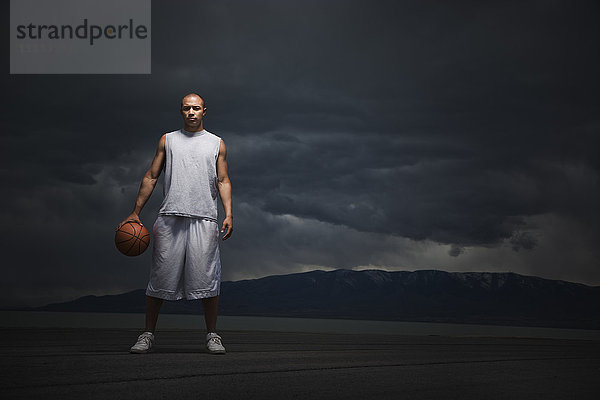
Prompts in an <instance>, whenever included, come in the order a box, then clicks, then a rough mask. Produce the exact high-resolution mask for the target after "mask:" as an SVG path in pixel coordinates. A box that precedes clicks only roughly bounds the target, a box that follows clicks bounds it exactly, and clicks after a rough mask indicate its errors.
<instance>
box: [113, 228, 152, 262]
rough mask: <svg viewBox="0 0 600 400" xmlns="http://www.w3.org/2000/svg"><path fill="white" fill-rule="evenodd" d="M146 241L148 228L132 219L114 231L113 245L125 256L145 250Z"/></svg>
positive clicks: (136, 254)
mask: <svg viewBox="0 0 600 400" xmlns="http://www.w3.org/2000/svg"><path fill="white" fill-rule="evenodd" d="M148 243H150V233H148V229H146V227H144V226H142V225H140V224H139V223H137V222H134V221H129V222H126V223H124V224H123V226H121V227H120V228H119V229H117V233H115V245H116V246H117V249H119V251H120V252H121V253H123V254H125V255H126V256H131V257H133V256H139V255H140V254H142V253H143V252H144V251H146V248H147V247H148Z"/></svg>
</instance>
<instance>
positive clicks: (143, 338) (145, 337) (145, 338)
mask: <svg viewBox="0 0 600 400" xmlns="http://www.w3.org/2000/svg"><path fill="white" fill-rule="evenodd" d="M150 341H151V339H150V336H148V335H143V336H140V337H139V338H138V343H139V342H144V344H145V345H149V344H150Z"/></svg>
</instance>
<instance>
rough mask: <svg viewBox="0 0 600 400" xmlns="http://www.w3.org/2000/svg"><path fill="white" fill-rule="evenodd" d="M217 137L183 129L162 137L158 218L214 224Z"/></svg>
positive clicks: (205, 132)
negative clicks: (162, 176)
mask: <svg viewBox="0 0 600 400" xmlns="http://www.w3.org/2000/svg"><path fill="white" fill-rule="evenodd" d="M220 144H221V138H220V137H218V136H216V135H213V134H212V133H210V132H208V131H206V130H203V131H201V132H187V131H185V130H183V129H180V130H178V131H173V132H169V133H167V136H166V138H165V153H166V159H165V167H164V168H165V182H164V189H163V195H164V199H163V202H162V204H161V205H160V208H159V210H158V213H159V214H162V215H180V216H183V217H192V218H205V219H210V220H214V221H217V194H218V191H217V157H218V155H219V145H220Z"/></svg>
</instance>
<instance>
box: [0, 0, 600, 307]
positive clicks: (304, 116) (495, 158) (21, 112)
mask: <svg viewBox="0 0 600 400" xmlns="http://www.w3.org/2000/svg"><path fill="white" fill-rule="evenodd" d="M5 7H7V6H6V5H5ZM597 8H598V7H597V5H596V4H595V3H593V2H578V3H577V4H571V3H567V2H540V3H536V2H527V3H523V2H519V3H515V4H505V3H489V2H482V3H477V2H475V3H474V2H464V3H461V4H459V3H457V2H452V3H448V2H438V3H435V2H413V3H406V2H396V1H394V2H392V1H377V2H371V3H366V2H353V1H352V2H351V1H326V2H323V1H306V2H302V3H297V2H281V1H233V2H217V3H214V2H197V1H193V2H177V3H169V2H154V4H153V15H154V19H153V24H152V41H153V66H152V71H153V73H152V75H151V76H125V75H123V76H121V75H116V76H100V75H97V76H18V75H12V76H11V75H8V73H7V71H6V70H5V74H4V78H3V88H5V95H4V96H3V97H2V107H3V114H2V117H1V120H2V131H1V132H0V134H1V138H2V140H3V145H2V147H1V150H0V152H1V153H0V154H1V156H2V168H1V169H0V178H1V179H2V182H3V184H4V189H3V193H4V195H3V198H2V204H1V206H2V207H1V210H0V213H1V215H2V218H3V224H2V237H3V238H4V239H5V240H4V243H5V245H6V246H7V247H8V248H11V249H13V250H14V251H13V253H11V255H9V256H8V262H9V264H19V263H20V262H22V256H21V255H22V254H27V255H28V257H29V258H28V259H27V263H28V265H30V266H31V268H32V269H34V270H35V271H36V272H37V274H35V276H36V278H35V279H34V280H33V281H32V282H30V283H28V284H30V285H31V287H35V288H36V289H38V290H39V291H42V292H44V293H46V294H44V296H47V297H48V298H49V297H51V296H54V295H57V294H58V293H63V296H67V295H66V294H65V293H75V292H77V291H78V293H82V294H84V293H86V292H88V293H89V292H93V291H94V290H96V291H99V292H101V291H102V290H104V291H111V290H113V291H118V290H120V289H124V288H137V287H141V286H143V285H144V284H145V279H146V276H145V275H144V273H145V268H146V264H147V262H148V259H147V258H148V257H147V256H148V255H144V257H146V259H143V258H139V259H135V260H124V259H123V258H121V257H119V256H118V254H116V253H115V252H114V249H113V248H112V243H111V236H112V230H113V228H114V225H116V224H117V223H118V222H119V221H120V220H121V219H122V218H123V217H125V216H126V215H127V214H128V213H129V212H130V211H131V208H132V207H133V203H134V201H135V195H136V193H137V189H138V187H139V183H140V180H141V177H142V176H143V174H144V172H145V170H146V169H147V168H148V167H149V165H150V161H151V159H152V156H153V155H154V152H155V149H156V145H157V143H158V140H159V138H160V136H161V135H162V134H163V133H165V132H168V131H171V130H174V129H177V128H179V127H180V125H181V120H180V117H179V115H178V107H179V101H180V99H181V97H182V96H183V95H185V94H186V93H189V92H198V93H199V94H201V95H202V96H204V97H205V99H206V100H207V106H208V110H209V112H208V117H207V122H206V127H207V129H208V130H209V131H213V132H214V133H216V134H217V135H219V136H221V137H223V138H224V140H225V142H226V144H227V146H228V154H229V155H228V158H229V166H230V175H231V179H232V181H233V185H234V205H235V204H246V206H244V207H246V208H244V212H239V213H237V212H236V224H237V225H236V235H237V237H238V238H239V239H237V240H238V242H237V243H236V246H237V247H235V248H236V249H243V250H244V251H241V250H233V248H234V246H233V245H231V247H232V249H231V250H230V252H229V253H227V251H224V257H225V259H226V260H227V262H228V264H229V265H230V266H231V267H230V268H231V269H230V270H229V272H226V274H230V275H229V276H235V277H244V276H260V275H261V273H275V272H282V271H286V270H287V269H290V268H292V267H294V266H298V265H321V266H324V265H326V266H333V267H341V266H344V267H349V268H352V267H356V266H360V265H368V264H373V265H378V266H385V265H391V264H393V260H394V258H397V257H399V253H396V252H394V250H393V249H394V248H395V247H397V246H398V240H400V239H402V240H404V238H406V239H410V240H414V241H417V242H419V243H421V242H422V243H425V242H433V243H441V244H445V245H449V246H448V248H447V249H446V248H445V250H444V253H445V254H446V255H448V256H450V257H451V258H452V259H453V260H461V259H465V258H466V257H469V256H470V254H471V255H472V254H473V253H474V251H473V250H472V249H473V248H482V249H489V248H494V247H498V246H504V245H505V244H506V246H507V248H508V249H513V250H515V251H516V250H518V253H516V252H515V254H518V255H520V256H523V257H525V256H524V255H526V254H530V253H531V254H533V252H534V251H535V250H536V249H538V248H540V247H543V246H544V243H545V242H544V240H543V239H540V237H538V233H536V232H539V231H540V230H542V229H546V228H548V226H545V225H543V223H542V222H540V221H551V220H554V219H552V218H548V219H544V218H538V216H540V215H546V216H547V215H556V216H558V217H556V218H558V219H560V221H562V222H561V225H560V226H563V225H564V226H569V227H576V229H578V231H577V232H576V234H574V235H572V237H576V238H582V239H578V241H577V243H573V242H572V241H568V240H565V239H564V237H563V236H560V235H557V236H556V237H554V236H553V238H552V240H553V242H552V243H555V244H556V243H559V242H560V240H563V241H564V243H565V244H564V247H563V248H562V249H561V251H563V252H565V253H566V254H568V253H569V251H572V252H575V250H574V249H578V254H586V255H585V257H584V258H582V259H580V260H578V261H577V265H580V266H585V265H588V266H589V265H597V263H598V261H599V258H598V254H597V252H595V251H593V250H589V251H588V252H581V251H579V250H581V246H584V247H583V248H588V247H589V246H588V245H587V244H585V243H588V242H587V240H588V239H589V238H594V237H595V238H598V237H599V236H600V233H599V232H598V226H600V223H599V221H600V216H599V212H598V209H597V203H598V200H600V189H599V185H598V174H599V170H600V157H598V156H597V149H598V145H599V143H598V142H599V135H598V132H599V130H600V120H599V119H598V116H597V110H598V108H599V107H598V106H599V105H600V104H598V98H597V96H596V93H597V92H598V89H600V88H599V86H600V85H599V82H598V75H597V73H596V71H597V70H598V67H599V64H600V63H599V59H598V57H599V55H598V52H597V44H598V43H597V40H598V39H597V37H598V36H597V28H596V21H595V15H597V11H598V10H597ZM5 14H7V13H5ZM4 46H5V47H6V46H7V43H4ZM4 50H5V51H4V54H8V49H6V48H5V49H4ZM4 65H5V68H7V67H6V66H7V65H8V62H6V63H4ZM161 190H162V187H161V186H158V187H157V189H156V190H155V193H154V194H153V197H152V198H151V200H150V202H149V204H148V205H147V206H146V208H145V209H144V211H143V213H142V219H143V220H144V221H145V223H146V224H147V225H151V223H152V222H153V219H154V217H155V213H156V210H157V208H158V205H159V204H160V201H161V193H160V192H161ZM234 209H235V206H234ZM286 218H287V219H286ZM289 218H291V219H289ZM553 218H554V217H553ZM532 221H537V222H532ZM565 221H566V222H565ZM261 226H265V229H270V231H269V232H270V234H269V235H267V237H268V240H266V241H265V242H261V241H258V239H257V238H260V232H261V231H260V227H261ZM582 227H586V229H584V228H582ZM548 229H549V228H548ZM572 229H575V228H572ZM36 230H39V231H43V232H45V235H46V237H47V240H45V241H42V242H41V243H38V245H37V246H38V247H36V248H37V251H36V252H31V250H30V241H29V240H30V239H29V238H30V232H31V231H36ZM584 231H585V232H584ZM72 232H77V233H76V234H75V235H72V234H71V233H72ZM248 232H252V235H250V234H249V233H248ZM331 232H335V234H336V235H338V237H339V238H340V240H342V242H340V243H337V244H336V242H335V240H334V239H333V238H331V237H329V236H327V235H330V234H331ZM384 237H385V238H388V239H385V240H383V239H382V238H384ZM390 237H391V238H390ZM559 237H560V238H562V239H559ZM584 238H587V239H585V240H584ZM232 240H234V238H232ZM590 240H591V239H590ZM593 242H594V241H593V240H591V241H590V242H589V243H593ZM300 243H304V244H303V245H302V246H299V244H300ZM360 243H363V244H364V246H363V247H361V246H360V245H359V244H360ZM381 243H384V244H381ZM582 243H584V244H585V245H584V244H582ZM323 244H326V246H325V247H323V246H322V245H323ZM294 246H299V247H297V248H295V247H294ZM585 246H588V247H585ZM349 247H350V248H352V251H348V250H347V249H348V248H349ZM554 247H556V248H558V247H560V246H559V245H555V246H554ZM331 249H335V251H331ZM403 249H406V251H407V252H408V250H407V249H408V247H406V248H403ZM569 249H571V250H569ZM509 251H511V250H509ZM544 251H546V250H544ZM227 254H229V255H227ZM546 254H550V252H548V253H546ZM565 257H566V256H565ZM581 257H583V256H581ZM549 259H551V257H547V258H544V262H546V261H547V260H549ZM247 261H248V262H247ZM457 262H458V261H457ZM532 262H533V261H532ZM386 263H387V264H386ZM245 264H249V265H248V269H247V270H246V269H244V265H245ZM542 264H543V263H540V267H539V269H537V270H535V271H532V272H535V273H538V274H541V275H543V268H544V267H543V266H541V265H542ZM394 265H397V264H394ZM536 265H537V264H536ZM408 267H410V266H408ZM286 268H287V269H286ZM532 268H533V267H532ZM536 268H538V267H536ZM548 268H550V267H548ZM552 268H554V267H552ZM555 268H558V267H555ZM581 268H584V267H581ZM586 268H588V269H589V267H586ZM23 271H26V269H24V270H13V271H12V272H11V275H10V279H8V280H7V281H6V282H5V283H4V285H5V286H6V287H10V288H13V289H14V290H15V291H19V287H23V283H21V280H22V279H23V274H24V273H25V272H23ZM586 271H587V270H586ZM592 275H593V274H592V273H591V272H589V271H588V272H586V274H583V275H576V272H575V271H574V272H573V276H578V277H583V276H584V277H585V279H592V280H593V279H595V278H593V277H592ZM115 276H123V279H122V280H120V282H121V283H120V284H116V283H115V282H116V280H115ZM227 276H228V275H226V277H227ZM578 279H579V278H578ZM581 279H584V278H581ZM19 285H21V286H19ZM45 285H50V286H51V288H52V289H50V288H48V287H45ZM13 289H11V290H13ZM50 292H52V293H53V294H52V295H50V294H49V293H50ZM7 293H8V292H7ZM31 296H32V298H33V297H35V296H34V295H31ZM6 301H10V296H8V297H6Z"/></svg>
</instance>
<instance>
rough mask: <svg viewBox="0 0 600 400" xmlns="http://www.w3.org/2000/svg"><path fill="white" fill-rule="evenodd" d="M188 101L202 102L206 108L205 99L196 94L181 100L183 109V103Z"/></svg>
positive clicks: (188, 95)
mask: <svg viewBox="0 0 600 400" xmlns="http://www.w3.org/2000/svg"><path fill="white" fill-rule="evenodd" d="M186 101H194V102H195V101H201V102H202V107H204V108H206V103H205V102H204V99H203V98H202V97H201V96H199V95H197V94H196V93H190V94H187V95H185V96H184V97H183V99H181V107H183V103H185V102H186Z"/></svg>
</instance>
